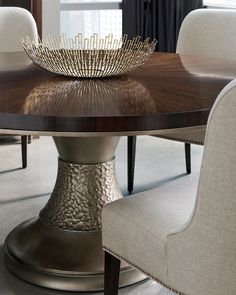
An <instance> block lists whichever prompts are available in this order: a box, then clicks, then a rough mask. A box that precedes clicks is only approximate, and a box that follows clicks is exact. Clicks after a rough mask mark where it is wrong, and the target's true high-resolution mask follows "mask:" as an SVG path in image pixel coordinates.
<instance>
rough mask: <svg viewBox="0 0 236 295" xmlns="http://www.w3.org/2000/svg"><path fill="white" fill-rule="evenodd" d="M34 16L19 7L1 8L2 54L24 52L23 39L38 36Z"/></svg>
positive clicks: (0, 42) (0, 35)
mask: <svg viewBox="0 0 236 295" xmlns="http://www.w3.org/2000/svg"><path fill="white" fill-rule="evenodd" d="M37 34H38V33H37V26H36V23H35V20H34V18H33V16H32V14H31V13H30V12H29V11H28V10H26V9H23V8H19V7H0V52H17V51H24V50H23V48H22V45H21V39H22V38H24V37H26V36H29V37H30V38H35V37H36V36H37Z"/></svg>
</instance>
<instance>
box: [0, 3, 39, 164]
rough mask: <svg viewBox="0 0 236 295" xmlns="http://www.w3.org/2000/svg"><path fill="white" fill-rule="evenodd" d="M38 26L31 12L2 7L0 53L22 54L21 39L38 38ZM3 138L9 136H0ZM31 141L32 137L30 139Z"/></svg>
mask: <svg viewBox="0 0 236 295" xmlns="http://www.w3.org/2000/svg"><path fill="white" fill-rule="evenodd" d="M37 34H38V33H37V26H36V23H35V20H34V18H33V16H32V15H31V13H30V12H28V11H27V10H25V9H23V8H19V7H0V52H12V53H14V52H21V51H23V48H22V46H21V39H22V38H24V37H26V36H29V37H30V38H35V36H37ZM0 136H1V137H3V136H4V137H7V136H8V135H5V134H0ZM29 141H30V137H29ZM21 150H22V167H23V168H26V167H27V136H26V135H25V136H21Z"/></svg>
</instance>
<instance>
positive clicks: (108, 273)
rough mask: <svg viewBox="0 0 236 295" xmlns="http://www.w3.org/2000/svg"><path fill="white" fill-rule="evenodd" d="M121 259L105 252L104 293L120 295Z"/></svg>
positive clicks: (106, 294) (105, 294)
mask: <svg viewBox="0 0 236 295" xmlns="http://www.w3.org/2000/svg"><path fill="white" fill-rule="evenodd" d="M119 276H120V260H119V259H117V258H116V257H114V256H113V255H111V254H110V253H108V252H105V280H104V295H118V289H119Z"/></svg>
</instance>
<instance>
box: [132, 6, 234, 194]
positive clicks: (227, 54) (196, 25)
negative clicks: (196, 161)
mask: <svg viewBox="0 0 236 295" xmlns="http://www.w3.org/2000/svg"><path fill="white" fill-rule="evenodd" d="M235 28H236V10H226V9H198V10H195V11H193V12H191V13H190V14H189V15H188V16H187V17H186V18H185V20H184V22H183V24H182V26H181V29H180V34H179V39H178V44H177V50H176V52H177V53H180V54H193V55H202V56H209V57H211V58H223V59H230V60H236V35H235ZM158 137H162V138H165V139H170V140H175V141H180V142H184V143H185V158H186V171H187V173H188V174H189V173H191V144H198V145H203V144H204V138H205V128H201V129H200V130H195V131H193V132H189V131H185V130H184V129H182V130H180V131H178V132H176V133H175V134H171V135H170V134H168V135H163V136H158ZM135 145H136V140H135V138H132V137H130V138H129V150H130V152H129V160H128V166H129V167H128V174H129V178H128V190H129V191H130V192H132V191H133V178H134V161H135Z"/></svg>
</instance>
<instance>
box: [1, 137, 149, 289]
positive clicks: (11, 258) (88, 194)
mask: <svg viewBox="0 0 236 295" xmlns="http://www.w3.org/2000/svg"><path fill="white" fill-rule="evenodd" d="M54 141H55V143H56V146H57V149H58V152H59V155H60V158H59V164H58V176H57V181H56V184H55V188H54V191H53V193H52V195H51V198H50V199H49V201H48V203H47V204H46V206H45V208H44V209H43V210H42V211H41V212H40V215H39V218H33V219H30V220H28V221H25V222H23V223H22V224H21V225H19V226H18V227H16V228H15V229H14V230H13V231H12V232H11V233H10V234H9V235H8V237H7V239H6V242H5V261H6V264H7V266H8V268H9V269H10V270H11V271H12V272H13V273H15V274H16V275H17V276H18V277H20V278H22V279H24V280H26V281H28V282H31V283H33V284H36V285H39V286H43V287H47V288H52V289H57V290H66V291H97V290H103V280H104V278H103V273H104V257H103V251H102V241H101V210H102V207H103V205H104V204H106V203H109V202H111V201H114V200H117V199H119V198H122V195H121V193H120V190H119V188H118V186H117V182H116V176H115V167H114V166H115V163H114V151H115V148H116V146H117V143H118V141H119V138H116V137H110V138H88V139H85V138H84V139H83V138H54ZM145 278H146V277H145V276H144V275H143V274H141V273H140V272H138V271H137V270H134V269H133V268H131V267H130V266H128V265H126V264H125V263H123V265H122V268H121V275H120V286H126V285H130V284H134V283H137V282H139V281H141V280H144V279H145Z"/></svg>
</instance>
